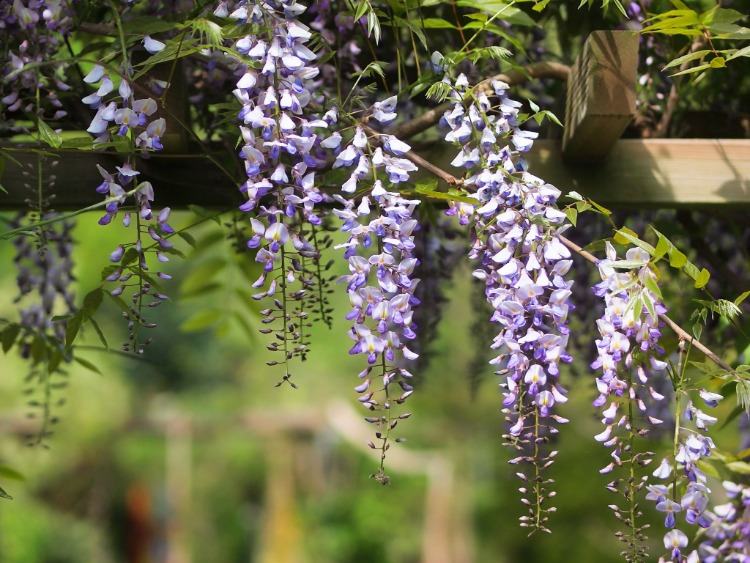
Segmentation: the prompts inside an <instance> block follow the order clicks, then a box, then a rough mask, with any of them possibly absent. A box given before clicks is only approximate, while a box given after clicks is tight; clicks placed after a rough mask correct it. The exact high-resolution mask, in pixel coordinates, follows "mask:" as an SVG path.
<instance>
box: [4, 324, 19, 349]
mask: <svg viewBox="0 0 750 563" xmlns="http://www.w3.org/2000/svg"><path fill="white" fill-rule="evenodd" d="M20 333H21V325H19V324H17V323H13V324H9V325H8V326H6V327H5V328H4V329H3V330H2V332H0V343H2V346H3V352H4V353H6V354H7V353H8V350H10V349H11V348H12V347H13V344H14V343H15V341H16V338H18V335H19V334H20Z"/></svg>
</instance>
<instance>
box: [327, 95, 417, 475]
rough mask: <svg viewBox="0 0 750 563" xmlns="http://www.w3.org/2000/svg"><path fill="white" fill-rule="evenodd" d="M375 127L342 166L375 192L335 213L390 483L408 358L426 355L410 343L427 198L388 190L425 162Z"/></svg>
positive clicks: (379, 111) (365, 392)
mask: <svg viewBox="0 0 750 563" xmlns="http://www.w3.org/2000/svg"><path fill="white" fill-rule="evenodd" d="M395 107H396V100H395V98H389V99H388V100H386V101H384V102H382V103H379V102H376V103H375V105H374V106H373V108H372V112H371V117H372V119H374V120H375V121H377V122H379V123H381V124H383V123H388V122H390V121H392V120H393V119H395V117H396V115H395ZM370 134H371V135H372V137H373V138H372V139H371V138H368V133H367V132H366V131H365V130H364V129H363V128H362V127H356V129H355V133H354V136H353V138H352V139H351V142H350V143H349V144H348V145H347V146H346V147H344V148H343V149H341V148H340V147H339V149H340V150H339V152H338V155H337V156H336V160H335V162H334V167H336V168H339V167H349V168H353V172H352V174H351V176H350V177H349V179H348V180H347V181H346V182H344V184H343V185H342V191H343V192H344V193H347V194H352V193H355V192H359V193H361V192H362V191H363V188H362V184H364V185H365V186H367V188H366V190H367V191H365V193H364V194H363V195H362V196H361V197H357V196H356V195H355V196H353V197H351V198H350V199H346V198H344V197H342V196H340V195H337V196H336V200H337V201H338V202H339V203H341V205H342V208H340V209H336V210H335V211H334V213H335V214H336V215H337V216H338V217H339V218H340V219H341V220H342V221H343V225H342V231H343V232H344V233H346V235H347V236H348V239H347V241H346V242H345V243H342V244H340V245H338V246H337V248H341V249H344V256H345V257H346V259H347V260H348V263H349V274H348V275H346V276H344V277H343V278H342V279H341V281H342V282H344V283H346V288H347V293H348V295H349V301H350V303H351V307H352V308H351V311H350V312H349V314H347V316H346V318H347V319H348V320H350V321H352V323H353V325H352V327H351V329H350V331H349V336H350V337H351V339H352V340H353V341H354V344H353V346H352V347H351V349H350V350H349V353H350V354H361V355H364V356H365V357H366V359H367V367H366V368H365V369H363V370H362V371H361V372H360V374H359V378H360V380H361V382H360V383H359V385H357V386H356V387H355V391H356V392H357V393H358V394H359V402H360V403H361V404H362V405H363V406H364V407H365V408H367V409H368V410H370V411H373V413H374V415H373V416H368V417H366V419H365V420H367V421H368V422H370V423H372V424H374V425H375V426H376V427H377V431H376V433H375V437H376V439H377V440H378V444H377V445H376V444H375V443H373V442H370V447H371V448H373V449H376V450H379V451H380V454H381V457H380V469H379V471H378V473H377V474H375V475H374V478H375V479H377V480H378V481H380V482H382V483H387V482H388V477H387V476H386V474H385V470H384V463H385V457H386V452H387V451H388V449H389V448H390V446H391V442H392V441H396V442H398V441H399V438H394V437H393V434H392V432H393V430H394V429H395V428H396V426H397V425H398V421H399V420H401V419H404V418H407V417H408V416H410V415H409V413H401V414H396V413H395V407H396V405H401V404H403V403H404V401H406V399H408V397H409V396H410V395H411V394H412V392H413V388H412V385H411V383H410V381H411V379H412V374H411V372H410V371H408V370H407V369H405V368H404V367H401V366H403V364H404V360H415V359H416V358H417V357H418V355H417V353H416V352H414V351H412V350H411V349H410V348H409V342H410V341H413V340H414V339H415V338H416V336H417V333H416V330H417V327H416V324H415V323H414V321H413V313H414V307H415V306H417V305H418V304H419V300H418V299H417V298H416V296H415V295H414V291H415V289H416V288H417V284H418V283H419V280H418V279H415V278H414V277H413V272H414V268H415V267H416V266H417V263H418V261H417V258H415V256H414V249H415V244H414V233H415V231H416V230H417V228H418V223H417V220H416V219H415V218H414V210H415V208H416V207H417V205H418V204H419V201H418V200H412V199H407V198H405V197H403V196H402V195H400V194H399V193H398V192H395V191H389V190H388V189H386V186H387V185H389V184H390V185H397V184H400V183H402V182H406V181H407V180H408V179H409V174H410V173H411V172H414V171H415V170H416V169H417V167H416V166H415V165H414V164H412V163H411V161H409V160H407V159H405V158H402V156H403V155H404V154H405V153H406V152H408V151H409V149H410V147H409V146H408V145H407V144H406V143H404V142H402V141H400V140H398V139H396V138H395V137H392V136H390V135H380V134H378V133H375V132H374V131H371V132H370ZM337 141H340V139H337ZM378 145H380V146H378Z"/></svg>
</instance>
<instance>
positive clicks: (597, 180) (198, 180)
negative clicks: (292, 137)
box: [0, 139, 750, 210]
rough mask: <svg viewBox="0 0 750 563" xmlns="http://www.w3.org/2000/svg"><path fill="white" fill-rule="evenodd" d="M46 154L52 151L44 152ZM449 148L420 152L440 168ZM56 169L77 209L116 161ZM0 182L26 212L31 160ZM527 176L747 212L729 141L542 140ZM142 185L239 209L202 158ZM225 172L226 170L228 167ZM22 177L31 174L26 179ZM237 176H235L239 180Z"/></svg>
mask: <svg viewBox="0 0 750 563" xmlns="http://www.w3.org/2000/svg"><path fill="white" fill-rule="evenodd" d="M48 152H50V151H48ZM453 152H455V149H453V148H452V147H443V146H441V147H440V148H436V149H433V150H431V151H429V152H426V153H425V156H427V157H428V158H429V160H431V161H433V162H435V163H438V164H439V165H441V166H442V167H443V168H445V169H449V168H450V166H449V165H448V164H447V163H449V162H450V161H451V159H452V158H453V156H454V155H453V154H452V153H453ZM50 154H55V157H54V159H55V160H57V161H58V165H57V166H56V167H55V168H54V174H55V175H56V177H57V180H56V182H55V187H54V193H55V200H54V206H55V208H56V209H58V210H74V209H81V208H84V207H86V206H88V205H92V204H94V203H96V202H97V201H100V200H101V196H100V195H99V194H97V193H96V192H95V191H94V188H95V187H96V186H97V185H98V184H99V183H100V182H101V177H100V176H99V173H98V172H97V168H96V163H97V162H99V163H101V164H102V166H104V167H105V168H107V169H109V170H114V166H115V165H117V164H120V163H121V161H120V160H119V157H118V156H117V155H113V154H111V153H104V154H93V153H87V152H76V151H65V152H62V151H61V152H58V153H54V152H50ZM12 155H13V158H14V159H15V160H16V161H17V162H14V161H12V160H10V159H6V168H5V172H4V174H3V176H2V178H0V181H1V182H2V184H3V187H4V188H5V189H6V190H7V191H8V193H7V194H2V193H0V209H5V210H9V209H24V208H26V207H27V205H26V203H25V200H26V199H27V198H28V197H30V195H31V194H30V192H29V189H28V188H27V187H26V185H27V184H28V183H30V181H31V179H32V178H33V171H34V166H35V165H36V158H37V156H36V153H35V152H33V151H31V150H26V151H18V150H15V151H13V152H12ZM528 160H529V169H530V171H531V172H532V173H533V174H535V175H536V176H539V177H540V178H544V179H545V180H546V181H548V182H550V183H551V184H553V185H555V186H557V187H559V188H560V189H561V190H563V191H565V192H567V191H570V190H575V191H577V192H579V193H581V194H582V195H585V196H588V197H591V198H593V199H594V200H596V201H597V202H599V203H601V204H602V205H606V206H610V207H684V206H705V205H716V206H720V205H725V206H736V205H743V206H746V205H750V141H747V140H739V139H737V140H735V139H624V140H620V141H616V142H615V144H614V146H613V148H612V150H611V151H610V154H609V156H608V157H607V158H606V159H605V160H604V161H602V162H597V163H571V162H569V161H567V160H566V159H565V158H564V157H563V155H562V152H561V150H560V142H559V141H551V140H540V141H537V142H536V143H535V144H534V149H533V150H532V152H531V153H530V154H529V157H528ZM137 166H138V169H139V170H141V172H142V178H143V179H148V180H150V181H151V182H152V183H153V185H154V189H155V191H156V204H157V205H158V206H167V205H168V206H170V207H173V208H185V207H187V206H188V205H190V204H195V205H200V206H203V207H207V208H215V209H222V208H223V209H232V208H233V207H235V206H237V205H239V204H240V203H241V196H240V193H239V191H238V189H237V187H238V182H235V181H232V180H231V179H230V178H229V177H227V175H226V173H225V172H222V171H221V170H220V169H219V168H218V167H217V166H216V165H215V164H214V163H213V162H211V161H210V160H209V159H208V158H206V157H205V156H201V155H177V154H176V155H162V154H160V155H153V156H151V157H150V158H148V159H141V160H140V162H138V163H137ZM230 169H231V164H230ZM24 172H27V173H32V175H31V176H29V175H25V174H24ZM240 177H241V173H240V171H238V172H237V178H240Z"/></svg>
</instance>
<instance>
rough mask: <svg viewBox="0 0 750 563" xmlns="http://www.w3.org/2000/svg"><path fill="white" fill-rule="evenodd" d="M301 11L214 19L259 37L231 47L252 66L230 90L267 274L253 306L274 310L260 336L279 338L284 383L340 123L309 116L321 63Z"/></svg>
mask: <svg viewBox="0 0 750 563" xmlns="http://www.w3.org/2000/svg"><path fill="white" fill-rule="evenodd" d="M305 9H306V7H305V6H304V5H302V4H299V3H297V2H294V1H292V2H282V1H270V2H260V1H259V2H252V1H249V2H239V3H238V4H237V5H236V7H235V9H234V10H233V11H232V12H229V9H228V6H227V5H226V4H222V5H221V6H219V9H218V11H217V13H218V15H220V16H228V17H230V18H232V19H234V20H237V21H240V22H245V23H251V24H254V25H255V26H256V27H257V29H258V30H259V33H257V34H252V35H246V36H244V37H242V38H240V39H239V40H238V41H237V42H236V44H235V49H236V50H237V51H238V52H239V53H241V54H243V55H245V56H247V57H248V58H249V59H250V60H251V61H253V63H254V64H253V65H247V64H244V63H242V62H240V63H239V64H238V73H239V74H240V78H239V80H238V81H237V87H236V89H235V91H234V94H235V97H236V98H237V99H238V100H239V102H240V104H241V105H242V109H241V111H240V113H239V119H240V122H241V126H240V129H241V132H242V139H243V146H242V150H241V151H240V157H241V158H242V161H243V162H244V167H245V173H246V175H247V181H246V182H244V183H243V184H242V186H241V187H240V190H241V191H242V193H243V195H244V197H245V198H246V200H247V201H246V202H245V203H244V204H243V205H242V206H241V207H240V210H242V211H243V212H246V213H252V214H253V215H252V217H251V219H250V224H251V228H252V233H253V234H252V236H251V237H250V239H249V240H248V241H247V246H248V247H249V248H251V249H255V250H256V255H255V256H256V258H255V259H256V261H257V262H258V263H260V264H261V265H262V266H263V272H262V274H261V275H260V277H259V278H258V279H257V280H256V282H255V283H254V284H253V285H254V287H256V288H262V290H261V291H260V292H259V293H257V294H256V295H255V299H258V300H261V299H270V301H271V303H272V304H273V306H272V307H269V308H267V309H264V310H263V312H262V314H263V317H264V319H263V322H264V324H265V325H266V326H267V327H268V328H265V329H264V330H263V331H264V332H267V333H270V332H273V331H274V330H275V332H276V334H277V336H278V339H277V341H274V342H273V343H272V344H270V345H269V346H268V348H269V349H270V350H272V351H274V352H280V353H281V354H282V355H283V359H282V361H281V362H276V361H273V362H270V364H271V365H273V364H276V363H282V364H283V365H284V366H285V373H284V375H283V377H282V381H287V382H290V377H291V373H290V372H289V365H288V362H289V360H290V359H292V358H293V357H295V356H299V357H304V356H305V354H306V352H307V345H306V342H305V339H304V327H305V326H307V325H308V323H309V321H308V315H309V312H308V311H306V310H305V309H306V307H305V306H304V301H305V297H306V296H307V295H308V294H309V293H310V292H311V291H312V290H313V289H314V286H315V285H316V284H318V285H319V284H321V283H323V280H321V279H320V278H319V277H318V276H317V275H315V274H317V273H318V271H319V270H318V268H317V266H316V268H314V269H310V268H308V267H307V266H306V261H307V262H310V263H317V262H318V260H319V258H320V252H319V249H318V248H316V246H317V242H316V234H315V233H316V230H318V229H320V228H321V226H322V220H321V217H320V215H319V213H318V211H317V210H316V205H318V204H319V203H321V202H322V201H323V200H324V195H323V194H322V193H321V191H320V190H319V189H318V187H317V185H316V182H315V171H316V169H318V168H321V167H322V166H323V165H324V164H325V162H326V156H327V149H328V148H329V147H330V146H331V145H330V144H329V143H328V142H326V130H327V129H328V127H329V126H330V125H333V124H335V123H336V121H337V119H338V114H337V112H336V110H335V108H334V109H330V110H328V111H327V112H325V114H324V115H323V116H322V117H319V116H318V115H317V114H314V113H312V111H311V109H312V106H313V105H315V106H319V104H318V103H316V100H315V99H314V96H313V94H312V92H313V90H314V89H315V85H314V79H315V78H316V76H317V75H318V72H319V71H318V69H317V67H316V66H314V62H315V60H316V59H317V55H316V54H315V53H314V52H313V51H312V50H310V49H309V48H308V47H307V46H306V45H305V43H307V42H308V41H309V39H310V37H311V35H312V34H311V32H310V31H309V29H308V27H307V26H306V25H304V24H302V23H301V22H300V21H299V20H298V19H297V17H298V16H299V15H300V14H302V13H303V12H304V11H305ZM317 101H318V102H319V100H317ZM277 295H278V297H277ZM293 303H296V304H297V307H296V308H295V309H294V310H293V306H292V304H293ZM320 305H321V307H322V306H324V304H323V303H322V302H321V303H320ZM322 314H323V316H325V313H324V312H323V313H322ZM272 325H275V326H276V327H277V328H276V329H272V328H271V326H272Z"/></svg>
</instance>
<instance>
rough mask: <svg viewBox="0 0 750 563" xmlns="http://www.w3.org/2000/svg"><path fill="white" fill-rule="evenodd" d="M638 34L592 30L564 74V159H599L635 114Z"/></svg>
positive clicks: (606, 152) (612, 144) (609, 148)
mask: <svg viewBox="0 0 750 563" xmlns="http://www.w3.org/2000/svg"><path fill="white" fill-rule="evenodd" d="M638 39H639V37H638V34H637V33H634V32H631V31H594V32H593V33H591V35H589V37H588V39H587V40H586V43H585V44H584V46H583V50H582V51H581V53H580V55H579V56H578V58H577V59H576V62H575V64H574V65H573V66H572V68H571V71H570V77H569V79H568V97H567V100H566V104H565V130H564V133H563V154H564V156H565V159H566V160H571V161H592V160H601V159H603V158H604V157H605V156H606V155H607V154H608V153H609V152H610V150H611V149H612V147H613V146H614V144H615V142H616V141H617V140H618V139H619V138H620V136H621V135H622V132H623V131H624V130H625V127H627V125H628V123H630V121H631V119H633V116H634V115H635V85H636V80H637V70H638Z"/></svg>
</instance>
